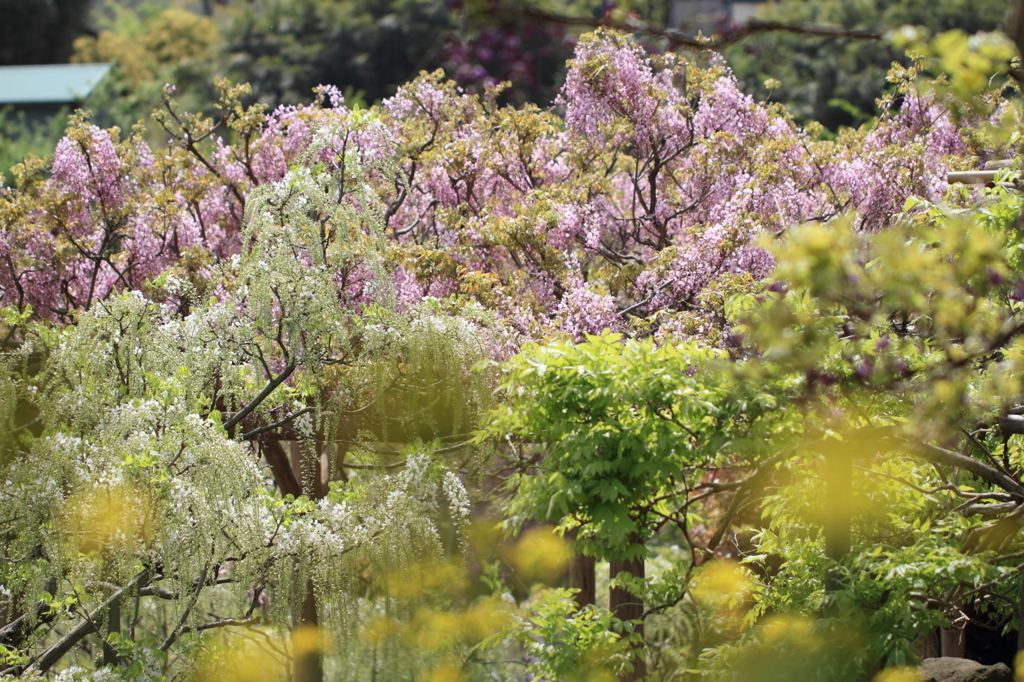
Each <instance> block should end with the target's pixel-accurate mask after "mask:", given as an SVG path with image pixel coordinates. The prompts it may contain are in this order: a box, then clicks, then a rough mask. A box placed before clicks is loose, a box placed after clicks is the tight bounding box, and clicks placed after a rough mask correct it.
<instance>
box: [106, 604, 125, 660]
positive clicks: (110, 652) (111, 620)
mask: <svg viewBox="0 0 1024 682" xmlns="http://www.w3.org/2000/svg"><path fill="white" fill-rule="evenodd" d="M115 632H117V633H120V632H121V598H120V597H117V598H116V599H113V600H112V601H111V602H110V606H108V607H107V637H110V635H112V634H114V633H115ZM120 662H121V661H120V658H119V657H118V655H117V650H116V649H114V647H112V646H110V643H109V642H108V641H107V640H106V639H105V638H104V640H103V665H109V666H116V665H118V664H120Z"/></svg>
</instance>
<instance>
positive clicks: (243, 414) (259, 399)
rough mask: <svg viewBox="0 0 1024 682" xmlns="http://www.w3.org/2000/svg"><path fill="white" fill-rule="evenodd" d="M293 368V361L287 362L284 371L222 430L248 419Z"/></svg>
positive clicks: (227, 429)
mask: <svg viewBox="0 0 1024 682" xmlns="http://www.w3.org/2000/svg"><path fill="white" fill-rule="evenodd" d="M295 366H296V365H295V361H294V360H293V361H292V362H289V363H288V366H287V367H285V368H284V371H283V372H281V373H280V374H278V375H277V377H275V378H274V380H273V381H271V382H270V383H269V384H267V385H266V387H264V389H263V390H262V391H260V394H259V395H258V396H256V397H255V398H253V399H252V400H251V401H250V402H249V403H248V404H247V405H246V406H245V407H243V408H242V409H241V410H239V411H238V412H236V413H235V416H233V417H231V419H229V420H227V421H226V422H224V430H225V431H230V430H231V429H232V428H234V426H235V425H236V424H238V422H240V421H242V420H243V419H245V418H246V417H248V416H249V414H250V413H251V412H252V411H253V410H255V409H256V408H257V407H259V406H260V403H262V402H263V401H264V400H266V399H267V397H268V396H269V395H270V394H271V393H273V392H274V389H275V388H277V387H278V386H280V385H281V384H282V383H283V382H284V380H285V379H287V378H288V377H289V376H291V374H292V372H294V371H295Z"/></svg>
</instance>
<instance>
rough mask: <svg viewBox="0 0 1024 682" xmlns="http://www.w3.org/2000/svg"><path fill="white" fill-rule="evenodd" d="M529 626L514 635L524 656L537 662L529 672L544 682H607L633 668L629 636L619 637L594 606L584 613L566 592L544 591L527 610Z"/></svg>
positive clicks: (602, 611) (610, 620)
mask: <svg viewBox="0 0 1024 682" xmlns="http://www.w3.org/2000/svg"><path fill="white" fill-rule="evenodd" d="M526 619H527V621H528V624H529V625H528V627H526V628H525V629H523V630H522V631H520V632H519V633H518V635H519V639H520V641H521V642H522V644H523V647H524V650H525V653H526V655H528V656H530V658H531V659H533V660H534V661H536V662H535V663H531V664H530V666H529V667H528V668H527V673H528V674H531V675H533V676H534V678H533V679H536V680H542V681H543V682H560V681H562V680H565V681H567V682H584V681H587V682H591V681H592V682H611V681H612V680H615V679H616V677H615V673H616V672H620V671H622V670H628V669H630V668H631V665H632V664H631V662H630V656H629V644H630V641H631V639H632V638H631V637H629V636H622V635H620V634H619V633H618V632H616V630H617V629H621V627H622V624H621V623H618V624H617V625H618V628H616V627H615V626H614V625H613V623H614V622H615V621H614V618H613V617H612V615H611V613H609V612H608V611H607V610H605V609H598V608H596V607H594V606H593V605H590V606H585V607H583V608H582V609H580V608H578V607H577V606H576V602H575V601H573V593H572V592H571V591H570V590H565V589H557V590H546V591H544V592H542V593H541V594H540V595H538V596H537V598H536V599H535V600H534V601H533V602H532V603H531V605H530V613H529V615H527V616H526Z"/></svg>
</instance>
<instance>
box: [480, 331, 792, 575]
mask: <svg viewBox="0 0 1024 682" xmlns="http://www.w3.org/2000/svg"><path fill="white" fill-rule="evenodd" d="M727 364H728V362H727V358H726V356H725V354H724V353H722V352H721V351H716V350H712V349H709V348H706V347H701V346H699V345H696V344H687V345H673V344H664V345H660V346H655V345H654V344H653V343H652V342H650V341H646V342H629V343H623V342H622V339H621V337H620V336H618V335H613V334H606V335H604V336H600V337H593V336H592V337H589V338H588V340H587V341H586V342H585V343H583V344H579V345H575V344H572V343H568V342H563V343H555V344H551V345H548V346H543V347H541V346H530V347H527V348H526V349H524V351H523V352H522V353H521V354H520V355H519V356H518V357H517V358H516V359H515V360H514V361H513V362H512V363H511V365H510V372H509V375H508V378H507V379H506V381H505V383H504V384H503V386H502V389H503V391H504V393H505V397H506V402H505V404H504V405H503V406H502V407H500V408H499V409H498V410H497V411H496V413H495V415H494V419H493V422H492V425H491V427H490V429H491V430H492V432H496V433H500V434H509V435H512V436H515V437H516V438H517V440H520V441H522V442H525V443H528V444H536V445H537V446H539V447H540V448H541V452H542V453H543V456H542V457H541V458H540V461H539V463H538V471H537V473H535V474H531V475H529V476H521V477H518V478H516V479H514V480H513V481H512V483H511V485H512V486H513V489H514V490H515V491H516V496H515V498H514V502H513V503H512V506H511V509H510V513H511V515H512V519H513V522H514V523H520V522H521V521H522V520H524V519H526V518H529V517H530V516H532V515H536V516H537V517H538V518H540V519H542V520H550V521H554V522H556V523H567V524H569V525H577V524H579V525H581V526H585V527H586V530H587V532H586V534H583V535H581V541H579V542H578V545H579V546H580V547H581V548H582V549H583V551H586V552H587V553H588V554H595V555H598V556H601V557H615V558H618V557H623V558H632V557H636V556H643V555H644V549H643V545H644V542H645V541H646V540H647V539H648V538H650V537H651V535H652V534H653V532H654V531H655V530H656V529H657V528H658V527H660V526H661V525H662V524H663V523H664V521H665V519H666V518H672V517H674V516H676V515H677V514H679V513H680V506H681V507H682V509H683V510H684V512H683V513H684V516H685V509H686V506H687V505H686V503H685V500H686V497H687V495H688V494H689V492H690V491H692V490H693V489H694V488H695V487H696V486H697V485H698V484H699V482H700V481H701V479H702V478H703V476H704V473H705V472H706V471H707V470H708V469H709V468H713V467H716V466H719V465H721V464H723V463H724V462H726V461H727V460H728V458H729V457H730V456H734V457H738V458H740V459H741V460H742V461H743V462H744V463H746V464H751V463H754V462H756V461H757V457H758V449H757V445H756V444H757V442H758V441H759V440H763V438H764V436H765V422H764V421H762V419H761V417H762V416H763V415H764V414H765V413H767V412H770V411H771V410H772V409H773V408H774V407H775V405H776V398H775V397H773V396H772V395H771V394H770V393H769V392H768V391H764V392H756V391H751V392H749V393H748V392H747V391H745V390H744V387H743V386H742V385H741V384H738V383H735V382H733V381H732V380H731V378H730V377H729V375H728V373H727V372H726V371H725V367H726V366H727Z"/></svg>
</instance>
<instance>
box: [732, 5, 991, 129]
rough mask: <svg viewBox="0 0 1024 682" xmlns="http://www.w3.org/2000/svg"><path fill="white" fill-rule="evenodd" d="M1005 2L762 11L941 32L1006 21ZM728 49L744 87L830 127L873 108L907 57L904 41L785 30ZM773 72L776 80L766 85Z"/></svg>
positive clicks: (790, 19) (785, 17)
mask: <svg viewBox="0 0 1024 682" xmlns="http://www.w3.org/2000/svg"><path fill="white" fill-rule="evenodd" d="M1007 7H1008V6H1007V4H1006V3H1005V2H1001V1H1000V0H942V1H940V2H925V1H924V0H904V1H903V2H895V3H890V2H882V1H880V0H820V1H815V2H805V1H804V0H781V1H780V2H778V3H774V4H772V5H771V6H770V7H768V8H766V9H765V10H763V11H762V12H761V13H760V14H759V15H758V16H759V17H760V18H763V19H765V20H771V21H780V22H783V23H801V22H809V23H820V24H834V25H839V26H843V27H846V28H850V29H864V30H868V31H875V32H878V33H885V32H886V31H888V30H891V29H894V28H896V27H898V26H902V25H908V24H909V25H912V26H923V27H925V28H927V29H928V30H930V31H934V32H936V33H939V32H942V31H948V30H951V29H960V30H962V31H965V32H967V33H975V32H977V31H992V30H994V29H997V28H1000V27H1002V26H1003V24H1004V21H1005V15H1006V12H1007ZM724 55H725V57H726V59H727V60H728V62H729V65H730V66H732V68H733V70H734V71H735V73H736V76H737V78H738V79H739V80H740V82H741V84H742V85H743V89H744V91H745V92H747V93H750V94H754V95H755V96H756V97H758V98H759V99H760V98H768V97H770V98H771V99H772V100H773V101H778V102H782V103H783V104H784V105H785V106H786V108H787V109H788V110H789V111H790V112H791V113H792V114H793V115H794V116H795V117H796V118H797V119H798V120H800V121H818V122H820V123H822V124H823V125H824V126H825V127H826V128H829V129H831V130H836V129H837V128H838V127H839V126H856V125H859V124H860V122H861V120H863V119H864V118H866V117H870V116H874V115H875V114H876V111H877V110H876V106H875V100H876V99H878V98H879V97H881V96H882V91H883V87H884V81H885V77H886V74H887V73H888V71H889V68H890V66H891V64H892V63H893V62H900V63H903V64H907V63H908V60H907V58H906V56H905V54H904V52H903V50H902V49H901V48H900V47H899V46H890V45H887V44H885V43H882V44H879V43H878V42H876V41H862V40H855V39H850V40H844V39H836V38H822V37H814V36H807V35H791V34H786V33H768V34H764V35H761V36H755V37H753V38H751V39H749V40H746V41H744V42H743V43H742V44H739V45H736V46H732V47H729V48H727V49H726V50H725V51H724ZM768 79H773V80H774V81H775V82H776V83H777V84H778V85H777V86H776V87H775V88H774V89H770V88H768V87H767V85H766V84H765V82H766V81H767V80H768Z"/></svg>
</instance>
